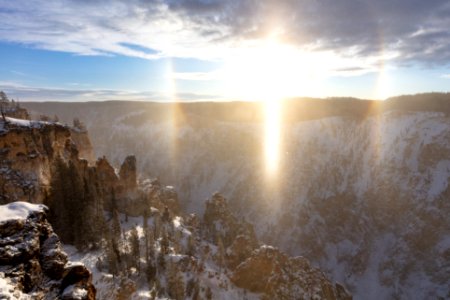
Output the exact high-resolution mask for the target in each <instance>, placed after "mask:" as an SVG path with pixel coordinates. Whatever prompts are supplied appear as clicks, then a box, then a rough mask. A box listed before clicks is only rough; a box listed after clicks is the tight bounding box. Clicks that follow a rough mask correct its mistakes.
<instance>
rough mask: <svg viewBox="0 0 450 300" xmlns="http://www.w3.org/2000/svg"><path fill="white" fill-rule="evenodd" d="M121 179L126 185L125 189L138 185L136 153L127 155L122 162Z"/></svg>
mask: <svg viewBox="0 0 450 300" xmlns="http://www.w3.org/2000/svg"><path fill="white" fill-rule="evenodd" d="M119 176H120V180H121V181H122V182H123V184H124V185H125V189H126V190H129V189H133V188H135V187H136V185H137V181H136V157H135V156H134V155H130V156H127V157H126V158H125V160H124V162H123V163H122V166H121V167H120V171H119Z"/></svg>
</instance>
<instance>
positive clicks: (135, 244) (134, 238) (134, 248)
mask: <svg viewBox="0 0 450 300" xmlns="http://www.w3.org/2000/svg"><path fill="white" fill-rule="evenodd" d="M130 244H131V256H132V262H133V265H134V267H136V268H137V270H138V271H140V268H141V264H140V257H141V252H140V249H139V235H138V232H137V229H136V226H134V227H133V228H132V229H131V234H130Z"/></svg>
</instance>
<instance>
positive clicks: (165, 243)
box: [160, 227, 169, 255]
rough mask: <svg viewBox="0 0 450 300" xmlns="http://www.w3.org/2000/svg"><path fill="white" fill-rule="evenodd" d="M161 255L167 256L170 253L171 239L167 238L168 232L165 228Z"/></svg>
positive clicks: (161, 242) (161, 243) (162, 236)
mask: <svg viewBox="0 0 450 300" xmlns="http://www.w3.org/2000/svg"><path fill="white" fill-rule="evenodd" d="M160 248H161V253H162V254H164V255H166V254H168V253H169V238H168V236H167V230H166V229H165V228H164V227H163V230H162V235H161V241H160Z"/></svg>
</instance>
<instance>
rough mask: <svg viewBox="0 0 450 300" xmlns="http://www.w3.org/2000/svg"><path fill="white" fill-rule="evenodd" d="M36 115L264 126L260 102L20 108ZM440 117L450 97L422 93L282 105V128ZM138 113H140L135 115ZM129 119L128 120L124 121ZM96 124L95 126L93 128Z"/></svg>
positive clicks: (300, 100)
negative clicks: (383, 116)
mask: <svg viewBox="0 0 450 300" xmlns="http://www.w3.org/2000/svg"><path fill="white" fill-rule="evenodd" d="M23 105H24V106H26V107H29V108H30V109H32V110H34V111H37V112H39V111H47V112H52V113H54V114H57V115H59V116H60V117H62V118H63V119H64V120H65V121H66V122H67V121H68V120H71V119H73V118H74V116H75V115H77V116H83V118H85V119H89V118H90V117H89V115H90V114H91V113H94V114H95V112H96V111H97V112H98V111H101V112H102V114H101V115H98V114H95V115H96V118H102V119H104V121H107V120H109V121H110V120H115V119H117V118H119V119H121V122H123V123H124V124H127V125H130V126H140V125H142V124H145V123H147V122H162V121H168V120H172V121H175V122H176V123H177V124H179V125H182V124H189V125H192V126H211V125H214V123H215V122H217V121H223V122H263V121H264V117H265V116H264V109H265V108H264V102H238V101H236V102H194V103H192V102H190V103H155V102H132V101H107V102H85V103H63V102H47V103H23ZM392 110H393V111H402V112H408V111H438V112H444V113H447V114H448V113H450V93H426V94H417V95H407V96H399V97H393V98H389V99H387V100H386V101H376V100H364V99H357V98H350V97H340V98H338V97H333V98H326V99H318V98H293V99H286V100H284V101H282V112H283V118H282V120H284V121H285V122H298V121H304V120H311V119H318V118H325V117H333V116H347V117H354V118H362V117H366V116H368V115H372V114H377V113H380V112H385V111H392ZM137 111H139V113H136V112H137ZM129 113H130V115H128V114H129ZM94 124H95V122H94Z"/></svg>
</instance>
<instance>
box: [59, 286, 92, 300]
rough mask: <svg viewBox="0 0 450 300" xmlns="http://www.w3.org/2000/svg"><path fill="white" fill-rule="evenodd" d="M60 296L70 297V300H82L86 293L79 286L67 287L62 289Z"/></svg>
mask: <svg viewBox="0 0 450 300" xmlns="http://www.w3.org/2000/svg"><path fill="white" fill-rule="evenodd" d="M62 296H63V297H65V296H66V297H67V296H70V297H71V298H70V299H74V300H82V299H84V297H86V296H87V291H86V290H85V289H83V288H81V287H79V286H75V285H69V286H68V287H66V288H65V289H64V291H63V293H62Z"/></svg>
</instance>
